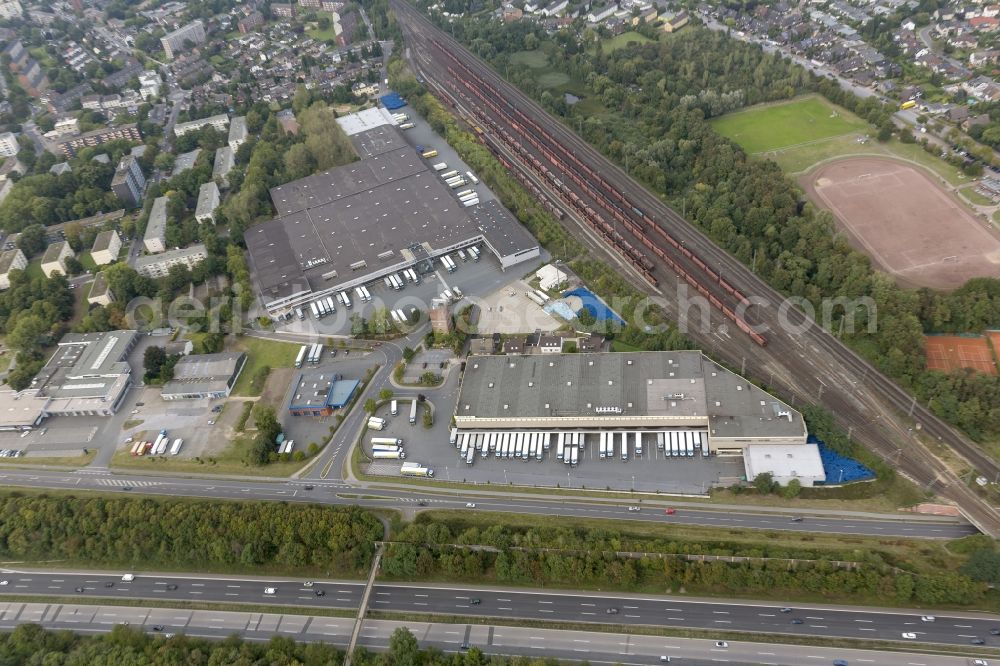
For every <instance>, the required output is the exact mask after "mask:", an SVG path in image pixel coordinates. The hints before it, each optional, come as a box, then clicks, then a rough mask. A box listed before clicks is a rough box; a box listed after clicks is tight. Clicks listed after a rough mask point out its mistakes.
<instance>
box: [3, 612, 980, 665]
mask: <svg viewBox="0 0 1000 666" xmlns="http://www.w3.org/2000/svg"><path fill="white" fill-rule="evenodd" d="M17 622H35V623H37V624H40V625H41V626H43V627H45V628H47V629H50V630H60V629H62V630H69V631H73V632H76V633H81V634H96V633H106V632H109V631H111V630H112V628H113V627H115V626H117V625H119V624H121V623H123V622H128V623H129V625H130V626H131V628H133V629H138V630H140V631H147V632H150V633H152V634H154V635H162V636H163V637H164V638H167V639H169V638H170V637H172V636H173V635H174V634H173V632H175V631H176V632H180V631H183V632H184V635H186V636H192V637H197V638H208V639H216V640H219V639H222V638H224V637H227V636H230V635H232V634H234V633H235V634H238V635H240V636H242V637H243V638H244V639H245V640H249V641H260V642H265V641H269V640H271V638H272V636H273V635H274V633H275V632H277V633H280V634H281V635H282V636H285V637H288V638H293V639H295V640H297V641H302V642H324V643H330V644H333V645H337V646H341V647H342V646H345V645H346V644H347V642H348V637H349V636H350V633H351V630H352V628H353V626H354V619H353V618H351V619H348V618H342V617H329V616H322V615H300V614H287V615H286V614H282V613H277V612H275V613H259V612H256V613H251V612H244V611H219V610H206V611H199V610H187V609H181V608H162V607H145V608H144V607H131V608H123V607H120V606H110V605H90V604H48V603H19V602H12V603H3V601H2V600H0V630H10V629H13V628H14V627H15V626H16V623H17ZM400 627H405V628H407V629H408V630H409V631H410V632H411V633H412V634H413V635H414V636H415V637H416V638H417V641H418V643H419V645H420V646H421V647H422V648H425V649H426V648H437V649H439V650H441V651H443V652H452V653H456V652H461V651H464V650H466V649H471V648H478V649H480V650H482V651H483V652H485V653H487V654H505V655H512V656H516V655H523V656H526V657H533V658H539V657H546V658H552V659H560V660H563V661H565V662H579V661H581V660H586V662H587V663H596V664H627V665H639V664H651V663H658V662H660V660H661V657H670V659H671V661H670V663H672V664H674V663H676V664H684V665H685V666H709V665H712V664H718V663H720V662H731V663H739V664H745V665H749V664H761V665H764V666H778V665H781V666H799V665H800V664H802V663H803V660H804V659H805V660H809V661H808V663H811V664H831V663H834V661H835V660H838V659H843V660H846V661H848V663H852V664H861V663H863V664H866V665H869V666H931V665H932V664H933V665H934V666H968V664H969V663H970V660H969V658H968V657H965V656H959V655H942V654H926V653H921V652H919V651H916V650H910V651H906V652H891V651H877V650H864V649H855V648H848V647H835V648H834V647H815V646H808V647H806V646H800V645H782V644H776V643H751V642H746V641H736V640H732V641H727V642H726V645H725V646H724V647H720V646H718V645H716V641H714V640H711V639H703V638H678V637H674V636H671V637H662V636H643V635H634V634H625V633H605V632H591V631H579V630H570V629H539V628H536V627H518V626H509V625H501V624H448V623H444V622H417V621H405V622H402V621H397V620H371V619H370V620H366V621H365V626H364V629H363V630H362V631H361V633H360V638H359V642H358V644H359V645H361V646H363V647H366V648H369V649H374V650H386V649H388V647H389V638H390V637H391V636H392V633H393V632H394V631H395V630H396V629H398V628H400ZM914 647H916V646H914Z"/></svg>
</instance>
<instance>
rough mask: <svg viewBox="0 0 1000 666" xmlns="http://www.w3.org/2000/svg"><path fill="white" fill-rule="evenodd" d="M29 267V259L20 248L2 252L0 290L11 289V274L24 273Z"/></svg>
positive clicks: (0, 258)
mask: <svg viewBox="0 0 1000 666" xmlns="http://www.w3.org/2000/svg"><path fill="white" fill-rule="evenodd" d="M27 267H28V258H27V257H25V256H24V252H22V251H21V250H20V248H14V249H12V250H4V251H3V252H0V290H5V289H10V272H11V271H13V270H20V271H23V270H24V269H25V268H27Z"/></svg>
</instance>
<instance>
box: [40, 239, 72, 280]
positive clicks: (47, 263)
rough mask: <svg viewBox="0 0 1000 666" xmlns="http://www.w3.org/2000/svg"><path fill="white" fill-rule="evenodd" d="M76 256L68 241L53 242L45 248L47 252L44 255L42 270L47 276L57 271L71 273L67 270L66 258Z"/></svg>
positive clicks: (64, 273)
mask: <svg viewBox="0 0 1000 666" xmlns="http://www.w3.org/2000/svg"><path fill="white" fill-rule="evenodd" d="M75 256H76V254H75V253H74V252H73V248H71V247H70V246H69V243H67V242H66V241H59V242H57V243H52V244H51V245H49V246H48V247H47V248H45V254H43V255H42V272H43V273H45V277H52V276H53V274H55V273H57V272H58V273H62V274H63V275H69V271H68V270H66V260H67V259H69V258H70V257H75Z"/></svg>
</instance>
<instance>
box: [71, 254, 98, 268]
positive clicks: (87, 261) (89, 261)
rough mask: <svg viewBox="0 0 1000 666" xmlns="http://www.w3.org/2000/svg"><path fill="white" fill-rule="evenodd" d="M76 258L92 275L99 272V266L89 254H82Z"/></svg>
mask: <svg viewBox="0 0 1000 666" xmlns="http://www.w3.org/2000/svg"><path fill="white" fill-rule="evenodd" d="M76 258H77V259H79V260H80V263H81V264H82V265H83V267H84V268H86V269H87V270H88V271H90V272H91V273H96V272H97V264H95V263H94V258H93V257H92V256H90V253H89V252H81V253H80V254H78V255H76Z"/></svg>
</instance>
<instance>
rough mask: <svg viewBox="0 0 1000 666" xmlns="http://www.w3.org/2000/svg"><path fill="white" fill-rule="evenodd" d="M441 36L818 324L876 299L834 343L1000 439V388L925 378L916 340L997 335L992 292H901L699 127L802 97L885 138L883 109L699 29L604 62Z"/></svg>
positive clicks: (486, 27)
mask: <svg viewBox="0 0 1000 666" xmlns="http://www.w3.org/2000/svg"><path fill="white" fill-rule="evenodd" d="M449 29H450V30H452V31H453V32H454V35H455V37H456V38H457V39H459V40H461V41H463V42H464V43H465V44H466V45H467V46H469V47H470V48H471V49H472V50H473V51H474V52H476V53H477V54H478V55H480V56H481V57H483V58H485V59H486V60H488V61H489V62H490V63H491V64H492V65H493V66H494V67H495V68H496V69H497V71H498V72H501V73H506V74H507V75H508V76H509V78H510V80H511V81H512V82H514V83H515V84H517V85H519V86H520V87H521V88H522V89H523V90H525V92H527V93H529V94H531V95H532V96H533V97H534V98H535V99H536V100H538V101H539V102H540V103H541V104H542V105H543V106H545V107H546V108H547V109H548V110H549V111H550V112H552V113H554V114H555V115H557V116H561V117H563V118H564V119H565V122H566V123H567V125H569V126H570V127H572V128H573V129H574V130H577V131H578V132H580V133H581V134H582V136H584V138H586V139H587V140H588V141H589V142H590V143H591V144H592V145H593V146H595V147H596V148H598V149H599V150H600V151H602V152H603V153H604V154H605V155H607V156H608V157H610V158H611V159H613V160H615V161H616V162H618V163H619V164H621V165H622V166H624V165H625V162H626V160H627V161H628V164H629V171H630V173H631V174H632V176H633V177H635V178H637V179H638V180H640V181H642V182H644V183H645V184H646V185H647V186H648V187H650V188H651V189H652V190H653V191H655V192H658V193H661V194H662V195H664V196H665V197H666V199H667V201H668V202H669V203H670V204H671V205H672V206H673V208H674V209H675V210H678V211H684V212H685V214H686V217H687V219H688V220H690V221H691V222H692V223H694V224H696V225H697V226H698V227H700V228H701V229H702V230H703V231H704V232H705V233H707V234H708V235H709V236H710V237H711V238H712V239H713V240H714V241H715V242H716V243H718V244H719V245H720V246H721V247H723V248H725V249H726V250H727V251H729V252H730V253H731V254H733V255H734V256H736V257H737V258H738V259H740V260H741V261H742V262H743V263H744V264H745V265H747V266H753V267H754V268H755V270H756V271H757V273H758V274H759V275H761V277H763V278H764V279H766V280H767V281H768V282H769V283H770V284H771V285H772V286H774V287H775V288H776V289H778V290H779V291H781V292H782V293H784V294H785V295H787V296H790V297H792V296H794V297H800V298H804V299H806V300H807V301H809V302H810V303H811V304H813V305H814V306H815V307H816V308H817V311H820V304H821V301H822V300H823V299H826V298H837V297H841V298H846V299H860V298H863V297H870V298H872V299H873V300H874V302H875V304H876V308H875V312H876V314H877V327H876V328H875V332H869V331H868V326H867V324H868V321H867V319H866V316H867V313H866V312H860V311H859V312H852V313H845V312H843V310H842V309H839V311H837V312H835V316H834V317H833V319H832V321H831V329H832V330H833V331H834V332H836V331H837V330H838V329H839V327H840V324H841V320H846V318H847V317H848V316H855V320H854V321H855V326H854V332H853V333H844V335H843V339H844V341H845V342H847V343H848V344H850V345H851V346H852V347H853V348H854V349H855V350H856V351H858V352H859V353H861V354H862V355H863V356H865V357H867V358H868V359H869V360H870V361H872V362H873V363H875V364H876V365H877V366H878V367H879V368H880V369H881V370H882V371H883V372H886V373H887V374H888V375H890V376H891V377H893V378H894V379H895V380H896V381H898V382H899V383H900V384H901V385H903V386H904V387H906V388H907V389H909V390H910V391H913V392H914V393H915V394H916V395H917V397H918V398H919V399H920V400H922V401H923V402H925V403H926V404H928V405H929V406H930V408H931V409H932V410H934V412H935V413H937V414H938V415H939V416H941V417H942V418H945V419H946V420H949V421H950V422H951V423H953V424H955V425H957V426H958V427H960V428H962V429H963V430H964V431H965V432H966V433H968V434H969V435H970V436H971V437H973V438H974V439H978V440H986V439H996V438H998V437H1000V377H996V376H989V375H978V374H974V373H972V372H971V371H970V372H967V373H966V372H958V373H954V374H945V373H941V372H931V371H928V370H927V368H926V359H925V357H924V353H923V335H924V334H925V333H949V332H980V331H982V330H983V329H986V328H997V327H1000V280H997V279H995V278H978V279H974V280H970V281H969V282H968V283H967V284H965V285H964V286H962V287H961V288H959V289H958V290H956V291H954V292H950V293H944V292H935V291H931V290H928V289H920V290H916V291H913V290H906V289H902V288H900V287H898V286H897V285H896V284H895V283H894V282H893V281H892V280H891V279H890V278H889V277H887V276H886V275H884V274H882V273H878V272H876V271H875V270H874V269H873V268H872V265H871V262H870V260H869V259H868V257H866V256H865V255H863V254H861V253H860V252H858V251H856V250H854V249H853V248H851V246H850V245H849V244H848V242H847V239H846V238H845V237H844V236H843V235H842V234H840V233H838V232H837V229H836V227H835V224H834V219H833V217H832V215H831V214H830V213H829V212H827V211H822V210H818V209H816V208H815V207H814V206H813V205H812V204H810V203H808V202H807V201H806V200H805V197H804V195H803V193H802V192H801V190H800V189H799V187H798V186H797V185H796V184H795V183H794V182H793V181H792V180H790V179H789V178H787V177H786V176H785V175H784V174H783V173H782V171H781V169H780V168H779V167H778V165H777V164H775V163H774V162H771V161H769V160H762V159H752V158H750V157H749V156H748V155H746V153H744V152H743V151H742V149H741V148H740V147H739V146H737V145H736V144H735V143H733V142H731V141H729V140H728V139H725V138H723V137H722V136H720V135H719V134H717V133H716V132H715V131H714V130H713V129H712V128H711V127H710V125H709V124H708V122H706V121H707V120H708V119H710V118H712V117H715V116H718V115H721V114H724V113H727V112H729V111H733V110H737V109H740V108H745V107H747V106H750V105H753V104H757V103H761V102H770V101H778V100H786V99H790V98H792V97H794V96H796V95H799V94H804V93H820V94H822V95H823V96H825V97H827V98H828V99H830V101H832V102H834V103H836V104H839V105H841V106H843V107H845V108H847V109H848V110H850V111H852V112H854V113H855V114H857V115H859V116H860V117H862V118H864V119H865V120H867V121H868V122H870V123H872V124H873V125H874V126H875V127H879V128H881V127H886V126H888V124H889V122H890V121H889V117H890V112H891V109H889V108H886V107H883V106H882V105H881V104H880V103H879V102H878V101H877V100H875V99H874V98H868V99H865V100H861V99H859V98H857V97H854V96H853V95H851V94H849V93H846V92H844V91H842V90H841V89H840V88H839V87H838V86H837V85H836V84H835V83H833V82H831V81H829V80H826V79H818V78H814V77H812V76H811V75H810V74H809V73H808V72H806V71H805V70H803V69H802V68H800V67H798V66H797V65H794V64H793V63H790V62H787V61H785V60H783V59H782V58H780V57H778V56H774V55H769V54H766V53H764V52H763V51H762V50H761V49H760V48H759V47H757V46H754V45H749V44H746V43H743V42H741V41H737V40H735V39H731V38H729V37H728V36H727V35H725V34H722V33H716V32H711V31H708V30H705V29H699V28H693V29H691V30H685V31H684V32H681V33H679V34H675V35H671V36H670V38H669V39H659V40H658V41H656V42H653V43H648V44H643V45H632V46H629V47H625V48H621V49H617V50H614V51H611V52H606V51H604V50H602V49H601V48H600V41H599V38H600V36H599V35H598V34H596V33H595V32H594V31H592V30H589V29H588V30H584V31H583V33H582V35H581V36H578V34H577V32H576V30H575V28H571V29H566V30H561V31H559V32H557V33H555V34H554V35H553V36H551V37H550V36H548V35H546V33H545V32H544V31H543V30H542V29H541V28H540V27H538V26H536V25H534V24H532V23H530V22H524V21H522V22H514V23H510V24H506V25H505V24H502V23H500V22H497V21H488V20H480V19H469V18H466V19H463V20H459V21H455V22H453V23H452V24H450V26H449ZM531 49H538V50H540V51H541V52H543V53H544V54H545V55H546V57H547V58H548V62H549V63H550V67H551V68H552V69H554V70H555V71H558V72H562V73H564V74H566V75H567V76H569V77H570V81H572V82H574V85H575V86H577V87H576V88H574V94H576V95H578V96H580V97H582V98H585V99H589V100H590V101H591V104H590V106H588V108H589V109H590V110H591V111H592V110H593V108H594V103H595V102H599V106H600V108H601V109H603V111H602V112H600V113H593V112H589V113H578V112H577V111H576V110H575V108H574V106H573V105H569V104H567V103H566V102H565V100H564V98H563V96H562V95H561V94H559V95H555V94H552V93H550V92H549V91H548V90H545V89H543V88H542V87H541V86H540V85H539V83H538V82H537V80H536V79H535V78H534V77H533V76H532V75H531V73H530V71H527V70H528V68H526V67H520V66H518V65H517V63H516V62H515V61H514V60H512V56H513V54H515V53H518V52H520V51H525V50H531ZM542 240H543V241H544V239H542Z"/></svg>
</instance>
